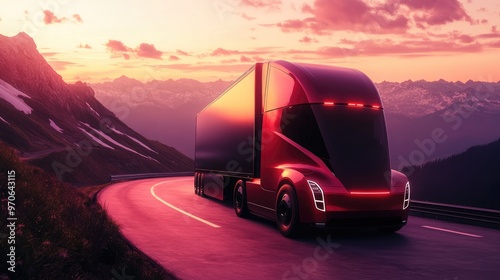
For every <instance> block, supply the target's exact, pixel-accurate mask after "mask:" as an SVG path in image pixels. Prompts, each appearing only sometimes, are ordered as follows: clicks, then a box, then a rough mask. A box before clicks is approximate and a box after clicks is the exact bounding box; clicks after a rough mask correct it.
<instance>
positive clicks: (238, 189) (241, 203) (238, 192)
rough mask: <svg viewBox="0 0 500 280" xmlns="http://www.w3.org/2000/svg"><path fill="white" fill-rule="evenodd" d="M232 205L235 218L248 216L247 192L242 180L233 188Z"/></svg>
mask: <svg viewBox="0 0 500 280" xmlns="http://www.w3.org/2000/svg"><path fill="white" fill-rule="evenodd" d="M233 205H234V212H235V213H236V216H238V217H240V218H244V217H246V216H248V206H247V190H246V185H245V181H243V180H239V181H238V182H236V185H235V186H234V192H233Z"/></svg>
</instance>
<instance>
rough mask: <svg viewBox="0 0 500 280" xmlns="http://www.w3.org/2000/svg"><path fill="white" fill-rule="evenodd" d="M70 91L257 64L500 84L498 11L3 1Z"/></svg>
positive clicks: (433, 2) (218, 1) (258, 2)
mask: <svg viewBox="0 0 500 280" xmlns="http://www.w3.org/2000/svg"><path fill="white" fill-rule="evenodd" d="M0 7H1V9H0V34H2V35H6V36H13V35H16V34H17V33H19V32H22V31H24V32H26V33H27V34H28V35H30V36H31V37H32V38H33V39H34V40H35V43H36V44H37V46H38V50H39V51H40V52H41V53H42V55H43V56H44V57H45V59H46V60H47V61H49V63H50V64H51V65H52V67H53V68H54V69H55V70H56V71H57V72H58V73H59V74H60V75H61V76H62V77H63V78H64V80H65V81H66V82H74V81H77V80H82V81H85V82H91V83H93V82H101V81H106V80H112V79H114V78H116V77H119V76H121V75H126V76H129V77H132V78H136V79H138V80H141V81H149V80H153V79H156V80H164V79H170V78H172V79H179V78H192V79H197V80H201V81H213V80H217V79H219V78H220V79H223V80H232V79H235V78H236V77H238V76H239V75H241V74H242V73H243V71H245V70H246V69H247V68H248V67H250V65H251V64H252V63H254V62H256V61H264V60H277V59H284V60H289V61H297V62H309V63H320V64H329V65H337V66H344V67H351V68H357V69H359V70H361V71H363V72H365V73H366V74H367V75H368V76H369V77H371V78H372V80H374V81H375V82H380V81H383V80H387V81H404V80H408V79H412V80H418V79H426V80H438V79H441V78H442V79H445V80H449V81H458V80H460V81H467V80H469V79H472V80H481V81H498V80H500V71H499V65H500V1H498V0H481V1H480V0H463V1H457V0H400V1H392V0H385V1H382V0H310V1H291V0H184V1H179V0H176V1H174V0H142V1H118V0H106V1H97V0H85V1H76V0H38V1H34V0H33V1H28V0H22V1H18V0H0Z"/></svg>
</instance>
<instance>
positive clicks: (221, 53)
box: [211, 48, 240, 56]
mask: <svg viewBox="0 0 500 280" xmlns="http://www.w3.org/2000/svg"><path fill="white" fill-rule="evenodd" d="M239 53H240V52H239V51H236V50H226V49H223V48H217V49H215V50H214V51H213V52H212V53H211V55H212V56H227V55H233V54H239Z"/></svg>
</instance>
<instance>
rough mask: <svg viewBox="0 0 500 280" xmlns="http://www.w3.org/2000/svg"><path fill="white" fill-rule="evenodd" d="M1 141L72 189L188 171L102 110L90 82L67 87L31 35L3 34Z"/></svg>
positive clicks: (181, 158)
mask: <svg viewBox="0 0 500 280" xmlns="http://www.w3.org/2000/svg"><path fill="white" fill-rule="evenodd" d="M0 66H1V67H0V141H2V142H5V143H6V144H8V145H9V146H11V147H13V148H14V149H16V150H17V152H18V153H19V154H20V157H21V158H23V159H24V160H26V161H29V162H31V163H32V164H34V165H36V166H39V167H41V168H43V169H45V170H46V171H49V172H51V173H53V174H55V175H56V176H58V177H59V178H60V179H62V180H64V181H67V182H70V183H73V184H75V185H88V184H96V183H103V182H106V181H107V180H108V179H109V175H110V174H124V173H145V172H169V171H189V170H192V168H193V162H192V160H191V159H189V158H188V157H186V156H185V155H183V154H182V153H180V152H178V151H177V150H176V149H174V148H171V147H168V146H166V145H164V144H162V143H160V142H158V141H151V140H149V139H147V138H145V137H143V136H142V135H141V134H139V133H137V132H136V131H134V130H133V129H131V128H129V126H128V125H126V124H125V123H123V122H122V121H121V120H120V119H119V118H118V117H117V116H119V114H115V113H114V112H111V111H110V110H108V109H106V107H105V106H103V105H102V104H101V103H100V102H99V101H98V100H97V99H96V98H95V97H94V91H93V89H92V88H91V87H89V86H88V85H87V84H85V83H82V82H77V83H75V84H66V83H65V82H64V81H63V80H62V78H61V77H60V76H59V75H58V74H57V73H56V72H55V71H54V70H53V69H52V68H51V67H50V66H49V64H47V62H46V61H45V60H44V58H43V57H42V56H41V55H40V53H39V52H38V51H37V47H36V45H35V43H34V41H33V39H31V38H30V37H29V36H28V35H26V34H25V33H20V34H18V35H16V36H14V37H6V36H2V35H0Z"/></svg>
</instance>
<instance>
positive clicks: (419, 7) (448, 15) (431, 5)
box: [399, 0, 474, 26]
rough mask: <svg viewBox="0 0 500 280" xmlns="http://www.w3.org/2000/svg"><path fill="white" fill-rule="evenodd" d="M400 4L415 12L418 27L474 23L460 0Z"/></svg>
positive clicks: (419, 1) (408, 0) (427, 0)
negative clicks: (455, 22)
mask: <svg viewBox="0 0 500 280" xmlns="http://www.w3.org/2000/svg"><path fill="white" fill-rule="evenodd" d="M399 3H400V5H404V6H406V7H408V8H409V9H410V10H414V11H415V13H414V15H413V19H414V20H415V23H416V24H417V26H418V25H423V26H425V25H443V24H446V23H450V22H454V21H468V22H469V23H474V21H473V19H472V18H471V17H470V16H469V15H468V14H467V12H466V11H465V10H464V7H463V6H462V4H461V3H460V2H459V1H458V0H439V1H435V0H418V1H416V0H400V2H399Z"/></svg>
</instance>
